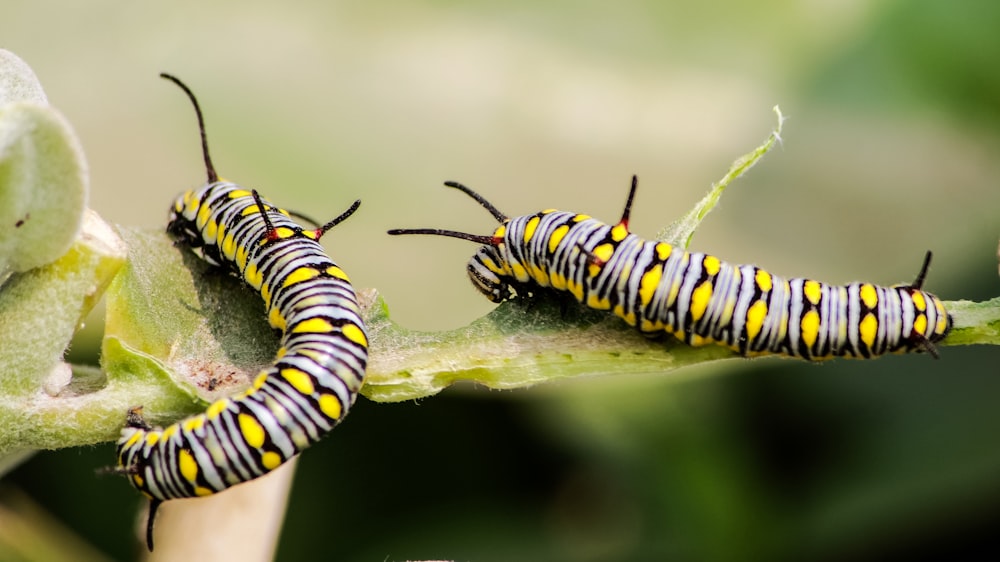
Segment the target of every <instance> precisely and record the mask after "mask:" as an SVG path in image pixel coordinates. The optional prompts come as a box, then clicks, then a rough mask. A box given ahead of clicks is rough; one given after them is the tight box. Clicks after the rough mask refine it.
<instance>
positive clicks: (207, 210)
mask: <svg viewBox="0 0 1000 562" xmlns="http://www.w3.org/2000/svg"><path fill="white" fill-rule="evenodd" d="M211 215H212V208H211V207H209V206H208V205H205V206H203V207H202V208H200V209H198V217H197V218H196V219H195V224H196V225H197V226H198V228H205V225H206V224H208V217H210V216H211Z"/></svg>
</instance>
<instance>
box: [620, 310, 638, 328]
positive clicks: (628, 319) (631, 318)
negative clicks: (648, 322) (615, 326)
mask: <svg viewBox="0 0 1000 562" xmlns="http://www.w3.org/2000/svg"><path fill="white" fill-rule="evenodd" d="M621 319H622V320H624V321H625V323H626V324H628V325H629V326H635V313H634V312H632V311H631V310H630V311H628V314H624V315H622V316H621Z"/></svg>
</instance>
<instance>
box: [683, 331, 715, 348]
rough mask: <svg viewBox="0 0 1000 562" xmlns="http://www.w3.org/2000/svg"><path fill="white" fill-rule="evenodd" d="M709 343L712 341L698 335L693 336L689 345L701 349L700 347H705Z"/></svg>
mask: <svg viewBox="0 0 1000 562" xmlns="http://www.w3.org/2000/svg"><path fill="white" fill-rule="evenodd" d="M709 341H710V340H708V339H706V338H704V337H703V336H699V335H698V334H691V341H690V342H688V344H689V345H690V346H691V347H699V346H702V345H705V344H706V343H708V342H709Z"/></svg>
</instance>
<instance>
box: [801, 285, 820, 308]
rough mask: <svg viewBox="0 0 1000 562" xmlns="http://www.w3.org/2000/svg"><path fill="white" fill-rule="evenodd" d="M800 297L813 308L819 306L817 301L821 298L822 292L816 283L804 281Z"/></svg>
mask: <svg viewBox="0 0 1000 562" xmlns="http://www.w3.org/2000/svg"><path fill="white" fill-rule="evenodd" d="M802 295H803V296H805V297H806V300H808V301H809V302H811V303H812V304H813V306H815V305H817V304H819V299H820V298H821V297H822V296H823V290H822V288H821V287H820V285H819V283H818V282H816V281H806V282H805V283H803V284H802Z"/></svg>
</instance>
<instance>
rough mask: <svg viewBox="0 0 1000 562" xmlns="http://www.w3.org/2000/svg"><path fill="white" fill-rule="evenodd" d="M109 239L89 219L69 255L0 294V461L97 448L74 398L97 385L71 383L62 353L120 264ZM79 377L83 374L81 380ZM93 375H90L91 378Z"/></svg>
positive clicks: (113, 238)
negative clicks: (41, 451)
mask: <svg viewBox="0 0 1000 562" xmlns="http://www.w3.org/2000/svg"><path fill="white" fill-rule="evenodd" d="M124 255H125V250H124V247H123V246H122V244H121V241H120V240H119V239H118V237H117V235H115V233H114V231H113V230H112V229H111V228H110V227H109V226H108V225H107V224H106V223H104V222H103V221H102V220H101V219H100V217H98V216H97V215H96V214H95V213H93V212H88V214H87V215H86V218H85V220H84V227H83V230H82V231H81V233H80V236H78V237H77V240H76V242H75V243H74V244H73V245H72V247H71V248H70V250H69V252H67V253H66V254H65V255H63V256H62V257H61V258H59V259H58V260H56V261H55V262H53V263H51V264H48V265H45V266H42V267H39V268H35V269H32V270H30V271H27V272H25V273H18V274H15V275H13V276H12V277H11V278H10V279H9V280H8V281H7V283H6V284H5V285H4V286H3V290H2V291H0V318H2V319H3V322H0V373H2V378H0V457H3V456H4V455H6V454H7V453H11V452H16V451H23V450H28V449H38V448H57V447H65V446H68V445H71V444H82V443H96V442H99V441H103V440H105V439H106V438H107V435H108V434H107V433H104V434H98V435H95V434H94V432H93V431H92V428H91V424H92V423H94V422H95V421H96V420H97V419H100V416H96V417H95V418H87V420H86V421H84V420H81V419H80V418H79V417H78V416H79V414H80V410H79V408H78V407H77V406H78V405H79V401H78V400H77V398H78V396H77V395H78V393H80V392H87V391H88V387H89V386H91V385H95V384H96V385H100V384H101V383H100V380H99V378H95V377H93V376H91V377H89V378H88V377H84V378H74V380H71V374H72V369H71V368H70V366H69V365H67V364H66V363H64V362H63V360H62V357H63V353H64V351H65V350H66V347H67V346H68V345H69V342H70V339H71V338H72V336H73V333H74V332H75V331H76V328H77V327H78V326H79V324H80V322H81V321H82V319H83V317H84V316H85V315H86V314H87V313H88V312H89V311H90V309H91V308H92V307H93V305H94V303H95V302H96V301H97V299H98V298H100V295H101V293H102V292H103V290H104V288H105V287H107V286H108V284H109V283H110V282H111V278H112V277H114V275H115V273H116V272H117V271H118V268H119V267H121V264H122V262H123V261H124ZM81 374H83V373H81ZM91 375H93V374H92V373H91Z"/></svg>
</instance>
